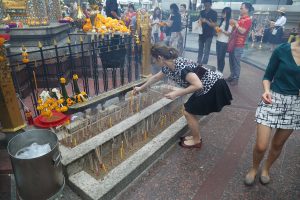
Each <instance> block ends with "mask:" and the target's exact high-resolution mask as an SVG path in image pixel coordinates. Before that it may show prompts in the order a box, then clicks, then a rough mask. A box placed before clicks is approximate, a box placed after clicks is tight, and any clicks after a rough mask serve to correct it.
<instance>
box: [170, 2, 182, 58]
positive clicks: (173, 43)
mask: <svg viewBox="0 0 300 200" xmlns="http://www.w3.org/2000/svg"><path fill="white" fill-rule="evenodd" d="M170 11H171V15H170V17H169V20H168V23H167V26H168V27H169V28H170V32H171V36H170V41H169V46H170V47H174V48H175V49H177V50H178V52H179V55H182V53H183V38H182V35H181V16H180V13H179V8H178V6H177V5H176V4H175V3H173V4H171V5H170Z"/></svg>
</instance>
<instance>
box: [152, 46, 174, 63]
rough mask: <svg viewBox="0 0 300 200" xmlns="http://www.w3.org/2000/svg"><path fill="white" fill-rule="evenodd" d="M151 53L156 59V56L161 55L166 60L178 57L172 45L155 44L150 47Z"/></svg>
mask: <svg viewBox="0 0 300 200" xmlns="http://www.w3.org/2000/svg"><path fill="white" fill-rule="evenodd" d="M151 55H152V56H153V57H154V58H156V59H157V58H158V56H161V57H163V58H165V59H167V60H169V59H176V58H178V51H177V50H176V49H175V48H172V47H167V46H165V45H159V44H155V45H154V46H153V47H152V48H151Z"/></svg>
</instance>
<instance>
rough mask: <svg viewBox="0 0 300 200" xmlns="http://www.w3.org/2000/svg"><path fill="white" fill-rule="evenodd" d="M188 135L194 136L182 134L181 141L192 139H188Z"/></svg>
mask: <svg viewBox="0 0 300 200" xmlns="http://www.w3.org/2000/svg"><path fill="white" fill-rule="evenodd" d="M188 137H193V136H180V140H181V141H186V140H192V138H190V139H188Z"/></svg>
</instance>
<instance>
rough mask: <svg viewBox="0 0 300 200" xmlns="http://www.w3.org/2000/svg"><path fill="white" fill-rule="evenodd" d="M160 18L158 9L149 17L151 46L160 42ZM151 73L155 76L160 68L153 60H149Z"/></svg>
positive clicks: (160, 14)
mask: <svg viewBox="0 0 300 200" xmlns="http://www.w3.org/2000/svg"><path fill="white" fill-rule="evenodd" d="M161 18H162V13H161V9H160V8H159V7H156V8H155V9H154V11H153V14H152V15H151V16H150V26H151V44H153V45H154V44H157V43H158V42H160V41H161V38H160V34H162V32H161V30H160V28H161V27H160V23H161V22H162V21H161ZM151 64H152V67H151V72H152V74H156V73H158V72H159V71H160V67H158V66H157V65H156V64H155V63H154V61H153V58H151Z"/></svg>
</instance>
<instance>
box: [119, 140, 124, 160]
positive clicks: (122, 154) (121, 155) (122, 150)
mask: <svg viewBox="0 0 300 200" xmlns="http://www.w3.org/2000/svg"><path fill="white" fill-rule="evenodd" d="M124 154H125V150H124V142H123V141H122V143H121V148H120V158H121V160H123V158H124Z"/></svg>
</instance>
